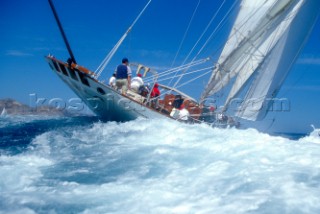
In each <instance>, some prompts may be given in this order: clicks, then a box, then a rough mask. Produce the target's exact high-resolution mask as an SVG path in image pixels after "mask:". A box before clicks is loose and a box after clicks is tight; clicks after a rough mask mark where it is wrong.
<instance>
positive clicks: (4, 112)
mask: <svg viewBox="0 0 320 214" xmlns="http://www.w3.org/2000/svg"><path fill="white" fill-rule="evenodd" d="M1 116H2V117H5V116H7V110H6V108H5V107H3V109H2V112H1Z"/></svg>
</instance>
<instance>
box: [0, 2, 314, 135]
mask: <svg viewBox="0 0 320 214" xmlns="http://www.w3.org/2000/svg"><path fill="white" fill-rule="evenodd" d="M53 2H54V4H55V6H56V9H57V12H58V14H59V16H60V19H61V22H62V24H63V26H64V28H65V31H66V34H67V37H68V39H69V41H70V45H71V47H72V49H73V53H74V55H75V57H76V60H77V62H78V63H79V64H81V65H84V66H86V67H88V68H89V69H91V70H95V69H96V68H97V67H98V65H99V64H100V63H101V61H102V60H103V58H104V57H105V55H106V54H107V53H108V52H109V51H110V49H111V48H112V47H113V45H114V44H115V43H116V42H117V41H118V40H119V38H120V37H121V36H122V35H123V33H124V32H125V31H126V30H127V28H128V27H129V26H130V24H131V23H132V22H133V20H134V19H135V18H136V16H137V15H138V14H139V12H140V10H141V9H142V8H143V7H144V5H145V4H146V3H147V0H135V1H133V0H131V1H130V0H123V1H121V0H114V1H111V0H110V1H109V0H108V1H106V0H95V1H89V0H77V1H73V0H64V1H62V0H53ZM198 2H199V1H198V0H192V1H191V0H190V1H186V0H153V1H152V2H151V4H150V6H149V8H148V9H147V10H146V12H145V13H144V14H143V16H142V17H141V19H140V20H139V21H138V23H137V24H136V26H135V27H134V28H133V30H132V32H131V33H130V34H129V36H128V37H127V39H126V40H125V42H124V43H123V45H122V46H121V47H120V49H119V51H118V52H117V54H116V55H115V57H114V58H113V60H112V61H111V62H110V64H109V66H108V67H107V68H106V70H105V71H104V73H103V74H102V78H103V79H108V78H109V76H110V74H111V73H112V71H113V70H114V68H115V66H116V65H117V64H118V63H119V61H120V60H121V58H122V57H123V56H126V57H128V58H129V59H130V61H134V62H140V63H144V64H146V65H149V66H151V67H153V68H156V69H157V70H159V71H161V70H165V69H167V68H169V67H170V66H171V64H172V62H173V59H174V57H175V55H176V52H177V50H178V48H179V45H180V42H181V40H182V38H183V35H184V33H185V31H186V28H187V26H188V24H189V20H190V18H191V16H192V14H193V12H194V9H195V7H196V6H197V4H198ZM221 2H222V0H216V1H212V0H201V3H200V5H199V9H198V13H197V16H196V18H195V19H194V21H193V23H192V25H191V28H190V34H188V36H187V37H186V40H185V43H184V45H183V46H182V49H181V52H180V53H181V55H180V56H179V57H178V58H177V60H176V64H177V65H179V63H182V61H183V59H184V57H185V56H186V55H187V54H188V52H189V50H190V49H191V47H192V46H193V44H194V43H195V41H196V40H197V38H199V36H200V35H201V33H202V32H203V29H204V28H205V27H206V25H207V24H208V22H209V21H210V19H211V17H212V16H213V14H214V13H215V11H217V8H218V7H219V6H220V4H221ZM233 2H234V1H233V0H227V1H226V4H225V6H224V7H223V8H222V12H223V11H225V10H227V9H228V6H230V5H231V4H232V3H233ZM231 21H232V18H230V20H229V22H230V23H231ZM218 22H219V21H218V20H217V21H216V24H217V23H218ZM0 26H1V34H0V41H1V46H0V56H1V57H0V78H1V86H0V87H1V88H0V89H1V90H0V99H2V98H8V97H11V98H14V99H16V100H18V101H20V102H23V103H25V104H29V103H30V95H29V94H32V93H35V94H37V96H38V97H43V98H47V99H52V98H55V97H59V98H62V99H65V100H68V99H70V98H74V97H76V95H74V93H73V92H72V91H71V90H70V89H69V88H68V87H67V86H66V85H65V84H64V83H63V82H62V81H61V80H60V79H59V78H58V77H57V76H56V75H55V74H54V73H53V72H52V71H51V69H50V68H49V66H48V65H47V63H46V62H45V60H44V56H45V55H47V54H49V53H50V54H53V55H54V56H55V57H57V58H59V59H62V60H66V59H67V58H68V52H67V50H66V48H65V46H64V43H63V40H62V38H61V36H60V33H59V30H58V27H57V25H56V22H55V20H54V17H53V15H52V12H51V10H50V7H49V4H48V1H46V0H32V1H26V0H14V1H11V0H2V1H1V3H0ZM191 32H192V33H191ZM226 35H227V31H226V29H224V30H221V33H220V34H219V36H218V37H217V38H216V42H214V43H213V44H212V45H211V46H209V47H210V48H211V50H212V52H211V53H210V50H208V51H206V52H205V53H208V54H209V53H210V54H209V55H210V56H212V57H213V58H214V57H217V56H218V54H217V53H218V52H217V51H216V50H218V49H219V48H221V45H222V41H223V38H225V37H226ZM319 40H320V22H319V20H318V22H317V24H316V26H315V28H314V31H313V33H312V35H311V37H310V40H309V41H308V43H307V44H306V46H305V48H304V49H303V51H302V53H301V55H300V58H299V59H298V60H297V62H296V64H295V65H294V67H293V69H292V71H291V73H290V74H289V76H288V78H287V80H286V82H285V84H284V86H283V88H282V89H281V91H280V93H279V97H286V98H288V99H290V103H291V107H290V112H279V113H275V114H271V115H270V116H268V118H267V119H266V121H265V122H264V123H265V124H268V123H270V124H271V122H270V121H272V120H273V119H274V118H276V120H275V124H273V127H275V128H274V129H275V130H281V131H282V130H285V129H286V130H292V131H297V132H299V131H308V130H310V124H314V125H316V126H318V127H320V114H319V109H320V108H319V107H320V41H319ZM204 56H205V55H204ZM203 85H204V82H203V81H202V82H201V83H198V84H196V83H194V84H193V85H192V87H185V88H183V89H184V91H186V92H188V93H191V94H192V95H193V96H195V97H196V98H198V97H197V94H198V93H199V91H200V90H201V89H202V87H203ZM198 88H199V90H197V89H198ZM289 121H290V122H289Z"/></svg>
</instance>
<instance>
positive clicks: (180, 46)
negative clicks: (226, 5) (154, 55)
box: [169, 0, 201, 84]
mask: <svg viewBox="0 0 320 214" xmlns="http://www.w3.org/2000/svg"><path fill="white" fill-rule="evenodd" d="M200 2H201V0H199V1H198V4H197V6H196V8H195V10H194V11H193V14H192V17H191V19H190V22H189V24H188V27H187V29H186V31H185V33H184V35H183V38H182V41H181V43H180V45H179V48H178V51H177V53H176V55H175V57H174V59H173V62H172V64H171V67H172V66H173V65H174V64H175V62H176V59H177V57H178V55H179V53H180V50H181V48H182V45H183V43H184V41H185V39H186V37H187V35H188V33H189V29H190V27H191V23H192V22H193V19H194V17H195V15H196V12H197V11H198V7H199V5H200ZM169 84H170V83H169Z"/></svg>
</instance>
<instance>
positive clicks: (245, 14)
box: [202, 0, 276, 99]
mask: <svg viewBox="0 0 320 214" xmlns="http://www.w3.org/2000/svg"><path fill="white" fill-rule="evenodd" d="M274 2H276V0H270V1H256V0H243V1H242V3H241V5H240V11H239V14H238V16H237V19H236V21H235V23H234V25H233V28H232V31H231V33H230V35H229V38H228V41H227V43H226V44H225V46H224V48H223V51H222V53H221V55H220V58H219V60H218V63H217V64H218V67H216V69H215V70H214V71H213V73H212V76H211V78H210V80H209V83H208V85H207V87H206V89H205V91H204V93H203V95H202V99H205V98H206V97H208V96H210V95H212V94H214V93H216V92H218V91H219V90H221V89H222V88H223V87H224V86H226V85H227V84H228V83H229V81H230V80H231V79H232V78H233V77H234V76H235V75H236V74H237V73H238V72H239V71H240V70H241V68H242V67H243V66H244V65H246V64H247V62H249V59H250V54H249V52H248V50H250V49H253V48H255V47H254V46H253V45H251V44H252V43H251V41H252V39H250V40H249V39H248V38H249V37H250V35H249V34H253V33H252V32H254V31H257V30H255V29H258V28H259V24H258V23H259V22H260V20H261V19H262V18H263V17H264V16H265V14H266V12H267V11H268V9H269V8H270V7H271V6H272V5H273V4H274ZM253 35H254V34H253ZM256 35H258V34H256Z"/></svg>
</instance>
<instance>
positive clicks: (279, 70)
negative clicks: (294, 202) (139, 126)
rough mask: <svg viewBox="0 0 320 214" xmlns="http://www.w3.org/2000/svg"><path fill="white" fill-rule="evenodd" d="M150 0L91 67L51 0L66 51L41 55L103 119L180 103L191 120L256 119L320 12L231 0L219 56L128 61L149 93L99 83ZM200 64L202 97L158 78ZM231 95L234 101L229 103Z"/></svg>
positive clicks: (316, 6) (147, 113) (301, 3)
mask: <svg viewBox="0 0 320 214" xmlns="http://www.w3.org/2000/svg"><path fill="white" fill-rule="evenodd" d="M150 3H151V0H149V1H148V3H147V4H146V6H145V7H144V8H143V9H142V11H141V12H140V14H139V15H138V17H137V18H136V19H135V20H134V22H133V24H132V25H131V26H130V27H129V29H128V30H127V31H126V33H125V34H124V35H123V36H122V37H121V38H120V40H119V42H118V43H117V44H116V45H115V46H114V48H113V49H112V50H111V51H110V52H109V54H108V55H107V56H106V58H105V59H104V60H103V62H102V63H101V64H100V66H99V67H98V69H97V70H96V71H90V70H89V69H87V68H85V67H84V66H81V65H79V64H78V63H77V62H76V60H75V57H74V55H73V53H72V50H71V48H70V45H69V43H68V40H67V38H66V35H65V33H64V30H63V28H62V25H61V23H60V21H59V18H58V15H57V12H56V10H55V8H54V5H53V3H52V0H49V4H50V6H51V8H52V11H53V14H54V16H55V18H56V21H57V23H58V26H59V29H60V31H61V34H62V37H63V39H64V42H65V44H66V47H67V49H68V51H69V54H70V58H69V59H68V60H67V61H63V60H59V59H56V58H55V57H53V56H52V55H48V56H46V60H47V62H48V64H49V66H50V67H51V69H52V70H53V71H54V72H55V73H56V74H57V75H58V76H59V77H60V78H61V79H62V80H63V81H64V82H65V83H66V84H67V85H68V86H69V87H70V88H71V89H72V90H73V91H74V92H75V94H77V95H78V96H79V97H80V98H81V99H82V101H83V102H84V103H85V104H86V105H87V106H88V107H89V108H90V109H91V110H92V111H93V112H94V113H95V114H96V115H98V116H99V117H101V118H102V119H106V120H114V121H127V120H133V119H136V118H138V117H144V118H164V117H165V118H170V119H175V120H181V118H179V116H174V114H172V112H173V111H177V110H178V111H179V109H181V108H184V109H186V110H187V111H188V112H189V116H188V122H190V123H209V124H210V125H212V126H218V127H229V126H238V125H239V123H238V122H237V119H238V118H239V119H245V120H251V121H255V120H261V119H263V118H264V117H265V115H266V114H267V112H268V109H269V108H270V107H272V105H273V101H274V98H275V97H276V95H277V92H278V91H279V89H280V87H281V85H282V84H283V82H284V80H285V78H286V76H287V75H288V73H289V71H290V69H291V67H292V65H293V64H294V62H295V60H296V58H297V56H298V55H299V52H300V51H301V49H302V48H303V46H304V44H305V43H306V41H307V39H308V37H309V35H310V33H311V31H312V29H313V26H314V24H315V22H316V20H317V18H318V15H319V13H320V1H319V0H268V1H265V0H242V1H240V3H239V4H234V5H236V6H238V7H239V9H238V10H237V11H238V13H237V16H236V19H235V21H234V23H233V26H232V28H231V31H230V33H229V36H228V38H227V40H226V42H225V44H224V46H223V49H222V51H221V53H220V57H219V58H218V60H217V61H216V62H214V63H212V64H211V66H209V67H205V68H199V66H201V64H204V63H208V62H209V61H210V58H203V59H193V60H191V61H190V62H186V63H184V64H183V65H181V66H179V67H177V68H173V69H170V70H167V71H164V72H161V73H159V72H157V71H155V70H154V69H153V68H150V67H149V66H147V65H144V64H131V65H130V66H132V67H135V69H134V72H135V73H136V74H141V75H142V76H143V77H145V78H146V79H147V80H149V81H150V86H149V93H147V94H141V93H137V92H135V91H132V90H128V91H127V93H126V94H122V93H121V92H120V91H119V90H118V89H117V88H114V87H112V86H109V85H107V84H104V83H103V81H101V80H100V78H99V77H100V75H101V73H102V71H103V69H104V68H105V67H106V66H107V64H108V63H109V62H110V60H111V58H112V57H113V55H114V54H115V53H116V51H117V50H118V48H119V46H120V45H121V43H122V42H123V41H124V40H125V38H126V36H127V35H128V34H129V33H130V31H131V29H132V28H133V27H134V25H135V23H136V22H137V21H138V20H139V19H140V17H141V16H142V14H143V13H144V11H145V10H146V9H147V7H148V5H149V4H150ZM227 18H228V16H226V17H225V19H227ZM224 21H225V20H224ZM216 29H218V28H216ZM210 39H211V38H210V37H209V38H208V40H210ZM192 68H196V70H192ZM203 70H208V73H209V76H208V80H207V81H208V83H207V85H206V86H205V88H204V89H203V93H202V95H201V97H200V99H199V100H196V99H195V98H193V97H191V96H189V95H188V94H186V93H184V92H183V91H180V90H179V89H178V87H177V83H178V81H177V82H176V84H174V85H173V86H168V85H165V84H162V83H161V78H162V77H165V76H167V77H170V75H172V74H173V73H175V74H176V73H177V72H180V74H179V75H178V76H179V78H178V80H181V77H184V76H186V75H188V74H190V73H195V72H196V71H203ZM199 76H200V77H202V76H203V74H202V73H201V74H200V75H199ZM175 77H176V75H175ZM162 79H165V78H162ZM197 79H198V78H197V77H196V78H193V79H192V80H190V81H187V82H185V83H183V84H189V83H190V82H191V81H196V80H197ZM155 84H157V85H159V87H160V89H161V96H160V98H153V97H152V96H151V91H152V88H153V87H154V85H155ZM221 90H228V93H227V96H226V97H225V98H224V105H223V106H222V107H221V108H218V107H217V106H214V105H212V104H211V103H208V100H210V97H212V96H214V95H215V94H217V93H219V92H220V91H221ZM240 96H242V99H239V97H240ZM154 101H156V102H154ZM235 102H236V103H237V105H236V108H234V109H232V110H230V109H231V107H232V106H234V103H235ZM155 103H156V104H155Z"/></svg>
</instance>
